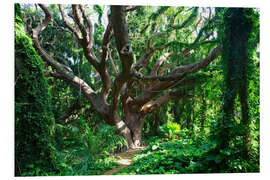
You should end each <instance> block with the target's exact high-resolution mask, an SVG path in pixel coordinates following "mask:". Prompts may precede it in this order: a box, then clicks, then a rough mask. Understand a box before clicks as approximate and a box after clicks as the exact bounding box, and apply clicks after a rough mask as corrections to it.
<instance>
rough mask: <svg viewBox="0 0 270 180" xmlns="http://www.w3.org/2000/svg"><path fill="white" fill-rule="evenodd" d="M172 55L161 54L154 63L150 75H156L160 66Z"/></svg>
mask: <svg viewBox="0 0 270 180" xmlns="http://www.w3.org/2000/svg"><path fill="white" fill-rule="evenodd" d="M171 54H172V53H168V52H166V53H165V54H163V55H162V56H161V57H160V58H159V59H158V60H157V61H156V63H155V65H154V67H153V69H152V71H151V75H157V71H158V69H159V67H160V66H161V64H162V63H163V62H164V61H165V60H166V59H167V58H168V57H169V56H170V55H171Z"/></svg>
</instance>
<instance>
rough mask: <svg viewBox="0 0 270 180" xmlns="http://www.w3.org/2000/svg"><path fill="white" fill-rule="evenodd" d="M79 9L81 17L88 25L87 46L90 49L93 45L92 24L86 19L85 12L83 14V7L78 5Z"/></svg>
mask: <svg viewBox="0 0 270 180" xmlns="http://www.w3.org/2000/svg"><path fill="white" fill-rule="evenodd" d="M79 8H80V10H81V12H82V16H83V18H84V19H85V20H86V23H87V25H88V31H89V33H88V34H89V45H90V47H91V48H92V46H93V44H94V36H93V25H92V22H91V20H90V19H89V18H88V17H87V15H86V12H85V9H84V7H83V6H82V5H81V4H80V5H79Z"/></svg>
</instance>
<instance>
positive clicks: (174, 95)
mask: <svg viewBox="0 0 270 180" xmlns="http://www.w3.org/2000/svg"><path fill="white" fill-rule="evenodd" d="M184 97H190V95H188V94H186V93H181V92H173V91H171V92H168V93H167V94H165V95H163V96H160V97H159V98H158V99H157V100H155V101H154V102H152V103H147V104H145V105H144V106H142V108H141V111H142V112H143V113H144V114H148V113H152V112H153V111H155V110H156V109H158V108H160V107H161V106H162V105H163V104H166V103H167V102H169V101H171V100H173V99H180V98H184Z"/></svg>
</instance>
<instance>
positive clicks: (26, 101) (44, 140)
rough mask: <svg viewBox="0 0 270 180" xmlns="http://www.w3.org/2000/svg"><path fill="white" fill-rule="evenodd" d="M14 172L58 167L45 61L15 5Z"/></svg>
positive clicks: (21, 173)
mask: <svg viewBox="0 0 270 180" xmlns="http://www.w3.org/2000/svg"><path fill="white" fill-rule="evenodd" d="M15 69H16V71H15V81H16V82H15V83H16V84H15V166H16V169H15V175H16V176H29V175H40V174H41V173H46V172H50V171H53V170H54V169H55V167H54V165H55V162H54V161H55V149H54V143H53V139H52V135H53V132H54V117H53V114H52V111H51V99H50V98H51V97H50V92H49V90H48V83H47V80H46V79H45V77H44V74H43V63H42V62H41V59H40V57H39V56H38V55H37V53H36V51H35V50H34V48H33V46H32V41H31V39H30V38H29V37H28V36H27V35H26V33H25V32H24V23H23V20H22V17H21V13H20V6H19V5H18V4H15Z"/></svg>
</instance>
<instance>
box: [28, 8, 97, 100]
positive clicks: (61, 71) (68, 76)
mask: <svg viewBox="0 0 270 180" xmlns="http://www.w3.org/2000/svg"><path fill="white" fill-rule="evenodd" d="M39 6H40V7H41V9H42V10H43V11H44V13H45V19H44V20H43V22H42V24H39V25H38V26H37V27H36V28H35V29H33V30H32V39H33V46H34V48H35V49H36V51H37V52H38V54H39V55H40V56H41V58H42V60H43V61H45V62H47V63H48V64H49V65H50V66H52V67H53V68H54V69H55V70H56V73H50V75H52V76H54V77H58V78H61V79H64V80H65V81H67V82H69V83H70V84H72V85H74V86H75V87H76V88H80V89H81V90H82V92H83V93H84V95H85V96H86V97H87V98H88V99H89V100H90V101H92V102H93V97H92V96H93V95H94V94H95V93H94V90H93V89H92V88H91V87H90V86H89V85H88V84H87V83H86V82H84V81H83V80H82V79H80V78H78V77H77V76H75V75H74V74H73V72H72V71H70V69H67V67H66V66H64V65H62V64H60V63H58V62H57V61H56V60H54V59H53V58H52V57H50V55H49V54H48V53H47V52H45V51H44V50H43V48H42V47H41V45H40V43H39V40H38V35H39V33H40V32H41V31H42V30H44V29H45V28H46V26H47V25H48V24H49V22H50V21H51V17H52V16H51V14H50V12H49V10H48V9H47V7H46V6H44V5H43V4H39Z"/></svg>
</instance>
